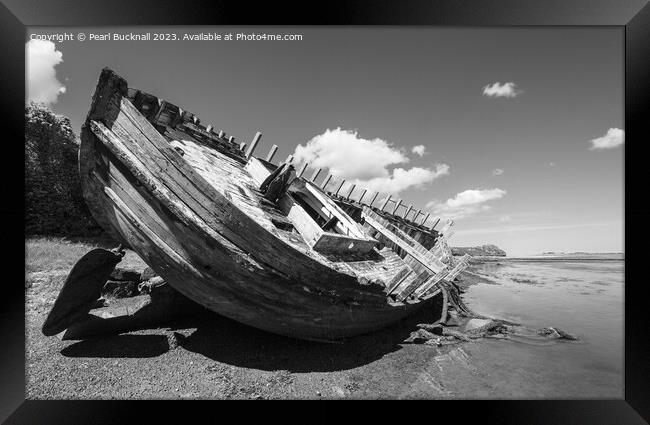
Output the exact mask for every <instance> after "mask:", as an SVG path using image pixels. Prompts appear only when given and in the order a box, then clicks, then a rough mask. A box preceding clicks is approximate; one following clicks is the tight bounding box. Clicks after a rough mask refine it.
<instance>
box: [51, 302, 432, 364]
mask: <svg viewBox="0 0 650 425" xmlns="http://www.w3.org/2000/svg"><path fill="white" fill-rule="evenodd" d="M439 298H440V297H437V299H436V300H434V302H433V303H432V304H430V305H429V306H427V307H425V308H423V309H421V310H420V311H418V312H415V313H414V314H412V315H411V316H409V317H407V318H405V319H403V320H402V321H400V322H398V323H395V324H394V325H391V326H389V327H387V328H384V329H380V330H378V331H375V332H372V333H369V334H365V335H359V336H356V337H352V338H348V339H346V340H345V341H343V342H342V343H340V344H337V343H332V344H328V343H322V342H312V341H305V340H299V339H295V338H289V337H285V336H281V335H276V334H273V333H270V332H265V331H262V330H259V329H257V328H253V327H251V326H247V325H244V324H242V323H239V322H237V321H234V320H231V319H228V318H226V317H223V316H220V315H218V314H216V313H212V312H210V311H208V310H205V309H201V310H200V311H197V310H196V309H195V310H193V312H192V314H189V315H185V316H183V317H179V318H176V319H173V320H172V321H170V322H168V323H166V324H164V325H163V324H161V326H165V328H162V329H164V331H165V332H167V329H169V330H170V331H179V332H176V333H175V335H176V337H177V338H176V339H177V342H178V345H179V346H180V347H181V348H182V349H185V350H188V351H191V352H195V353H198V354H201V355H203V356H205V357H207V358H209V359H211V360H214V361H216V362H220V363H225V364H229V365H233V366H238V367H245V368H253V369H259V370H266V371H276V370H287V371H290V372H330V371H338V370H347V369H353V368H356V367H359V366H363V365H366V364H368V363H372V362H373V361H375V360H378V359H380V358H382V357H383V356H385V355H386V354H389V353H392V352H395V351H398V350H400V349H401V348H402V347H401V344H402V342H403V341H404V340H405V339H406V338H407V337H408V336H409V335H410V333H411V332H412V331H413V330H415V329H416V325H417V324H418V323H431V322H433V321H435V320H437V318H438V317H439V315H440V310H441V308H442V305H441V300H440V299H439ZM188 329H195V330H194V332H192V333H191V334H190V335H189V336H183V333H184V332H182V331H184V330H188ZM169 349H170V347H169V343H168V339H167V336H166V335H160V334H158V335H138V334H122V335H115V336H104V337H99V338H93V339H88V340H83V341H80V342H76V343H74V344H72V345H69V346H67V347H66V348H64V349H63V350H62V351H61V354H63V355H64V356H68V357H109V358H110V357H155V356H159V355H162V354H164V353H165V352H167V351H168V350H169Z"/></svg>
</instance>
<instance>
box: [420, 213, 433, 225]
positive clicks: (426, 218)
mask: <svg viewBox="0 0 650 425" xmlns="http://www.w3.org/2000/svg"><path fill="white" fill-rule="evenodd" d="M430 215H431V213H428V214H427V216H426V217H424V220H422V222H421V223H420V226H424V223H426V222H427V220H428V219H429V216H430Z"/></svg>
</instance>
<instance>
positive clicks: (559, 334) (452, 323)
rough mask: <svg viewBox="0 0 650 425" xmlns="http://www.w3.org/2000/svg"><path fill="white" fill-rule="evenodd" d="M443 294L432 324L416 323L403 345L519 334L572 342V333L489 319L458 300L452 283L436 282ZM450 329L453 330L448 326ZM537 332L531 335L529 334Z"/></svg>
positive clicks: (440, 344)
mask: <svg viewBox="0 0 650 425" xmlns="http://www.w3.org/2000/svg"><path fill="white" fill-rule="evenodd" d="M440 287H441V290H442V293H443V307H442V315H441V317H440V319H439V320H438V321H436V322H435V323H420V324H418V325H417V328H418V329H416V330H415V331H413V332H411V334H410V335H409V336H408V338H406V339H405V340H404V341H403V342H404V343H407V344H426V345H436V346H442V345H449V344H458V343H461V342H468V341H471V340H473V339H478V338H500V339H509V338H510V337H511V336H523V337H525V338H527V339H529V340H533V339H539V336H542V337H544V338H543V339H555V340H567V341H576V340H577V339H578V338H576V337H575V336H573V335H571V334H569V333H567V332H565V331H563V330H561V329H558V328H554V327H548V328H541V329H538V330H535V331H533V332H531V331H530V330H526V329H524V328H523V327H522V326H521V325H519V324H518V323H513V322H509V321H507V320H501V319H493V318H490V317H486V316H482V315H480V314H477V313H475V312H473V311H472V310H471V309H470V308H469V307H468V306H467V305H466V304H465V303H464V302H463V300H462V298H461V296H460V293H461V290H460V287H459V286H458V285H457V284H455V283H453V282H444V281H441V282H440ZM452 328H453V329H452ZM531 333H532V334H534V335H537V336H538V337H532V336H531V335H530V334H531Z"/></svg>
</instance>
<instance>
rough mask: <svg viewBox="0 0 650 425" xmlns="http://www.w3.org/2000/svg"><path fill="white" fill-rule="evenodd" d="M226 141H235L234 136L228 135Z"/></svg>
mask: <svg viewBox="0 0 650 425" xmlns="http://www.w3.org/2000/svg"><path fill="white" fill-rule="evenodd" d="M228 141H229V142H230V143H235V136H230V137H228ZM245 145H246V144H245V143H244V146H245Z"/></svg>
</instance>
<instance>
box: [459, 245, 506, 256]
mask: <svg viewBox="0 0 650 425" xmlns="http://www.w3.org/2000/svg"><path fill="white" fill-rule="evenodd" d="M451 253H452V254H453V255H465V254H469V255H471V256H472V257H505V256H506V252H505V251H504V250H502V249H501V248H499V247H498V246H496V245H489V244H487V245H480V246H471V247H452V248H451Z"/></svg>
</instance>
